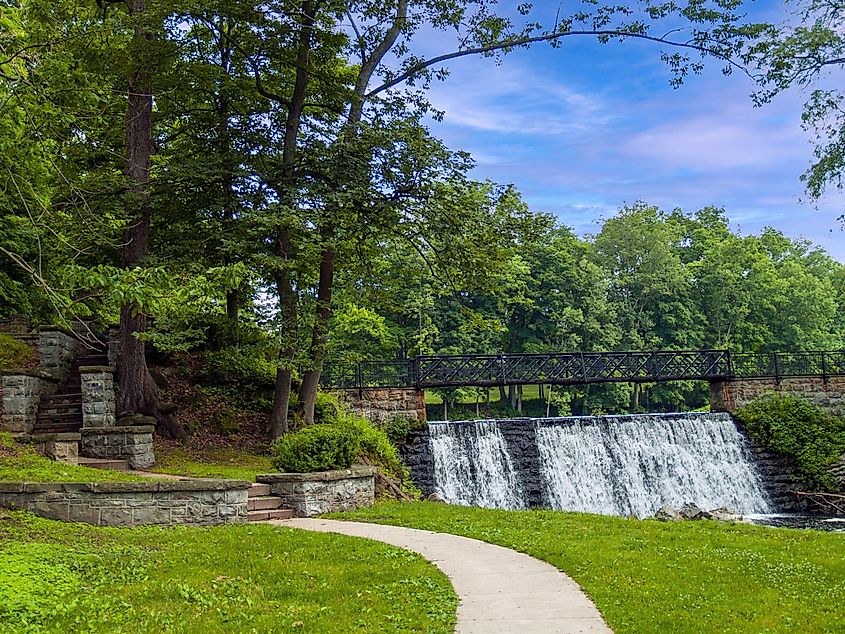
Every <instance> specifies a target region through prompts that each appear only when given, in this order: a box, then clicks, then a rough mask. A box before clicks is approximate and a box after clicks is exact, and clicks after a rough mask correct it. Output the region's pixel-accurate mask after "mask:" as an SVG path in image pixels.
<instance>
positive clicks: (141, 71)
mask: <svg viewBox="0 0 845 634" xmlns="http://www.w3.org/2000/svg"><path fill="white" fill-rule="evenodd" d="M127 7H128V8H129V13H130V15H133V16H137V15H140V14H142V13H143V12H144V11H146V8H147V4H146V0H128V1H127ZM152 40H153V34H152V33H150V32H149V31H146V30H144V29H143V28H142V27H141V26H136V27H135V34H134V41H135V44H136V47H135V50H136V52H137V53H138V54H139V55H140V56H141V57H140V59H136V60H135V64H134V66H135V67H134V69H133V70H132V72H131V74H130V75H129V82H128V83H129V85H128V88H129V89H128V95H127V111H126V130H125V156H124V162H123V171H124V174H125V175H126V177H127V178H128V180H129V183H130V185H129V188H128V191H127V192H126V194H125V196H124V204H125V209H126V215H127V218H128V219H129V223H128V224H127V226H126V228H125V229H124V231H123V266H124V268H127V269H129V268H134V267H137V266H143V264H144V260H145V259H146V257H147V255H148V254H149V250H150V206H149V181H150V167H151V164H152V154H153V119H152V113H153V95H152V77H153V70H152V60H150V59H149V58H147V57H146V56H145V54H146V53H148V52H149V50H150V48H151V47H150V43H151V42H152ZM146 329H147V320H146V317H145V315H144V314H143V312H142V311H141V309H140V307H139V306H137V305H136V304H124V305H123V306H121V307H120V335H119V339H120V347H119V349H118V355H117V383H118V386H119V387H120V391H119V393H118V400H117V410H118V414H121V413H124V412H133V413H141V414H146V415H149V416H155V417H156V419H157V420H158V423H159V424H158V431H159V433H164V434H166V435H170V436H173V437H177V438H183V437H184V436H185V432H184V431H183V430H182V429H181V427H179V425H177V424H176V423H175V422H174V421H173V420H172V419H171V418H170V416H166V415H163V414H162V413H161V412H160V411H159V408H158V398H159V393H158V387H157V386H156V384H155V382H154V381H153V378H152V376H150V371H149V369H148V368H147V360H146V349H145V346H144V342H143V341H142V340H141V339H139V338H138V335H140V334H142V333H143V332H145V331H146Z"/></svg>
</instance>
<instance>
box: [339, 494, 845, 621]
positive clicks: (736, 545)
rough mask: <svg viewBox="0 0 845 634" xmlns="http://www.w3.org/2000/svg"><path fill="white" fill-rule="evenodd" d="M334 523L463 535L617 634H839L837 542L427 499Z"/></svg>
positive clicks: (827, 536)
mask: <svg viewBox="0 0 845 634" xmlns="http://www.w3.org/2000/svg"><path fill="white" fill-rule="evenodd" d="M337 517H340V518H343V519H354V520H358V521H367V522H377V523H383V524H395V525H400V526H411V527H414V528H422V529H428V530H433V531H441V532H448V533H453V534H455V535H464V536H467V537H474V538H477V539H481V540H484V541H487V542H491V543H494V544H500V545H502V546H506V547H510V548H514V549H515V550H518V551H521V552H524V553H528V554H530V555H533V556H535V557H537V558H539V559H543V560H545V561H548V562H549V563H551V564H552V565H554V566H556V567H557V568H559V569H560V570H562V571H564V572H565V573H567V574H568V575H570V576H571V577H572V578H574V579H575V581H577V582H578V583H579V584H580V585H581V587H582V588H583V589H584V591H585V592H586V593H587V594H588V595H589V596H590V597H591V598H592V599H593V601H594V602H595V603H596V605H597V606H598V608H599V609H600V610H601V612H602V614H603V615H604V616H605V618H606V619H607V622H608V624H609V625H610V627H611V628H612V629H613V630H614V632H616V633H617V634H621V633H624V632H637V633H645V632H654V633H660V634H662V633H665V632H673V633H675V632H678V633H683V632H690V633H693V632H694V633H700V632H731V633H742V632H748V633H752V632H753V633H759V632H801V633H802V634H811V633H815V632H818V633H822V632H845V535H842V534H836V533H819V532H815V531H798V530H790V529H773V528H765V527H759V526H749V525H745V524H735V525H734V524H721V523H717V522H707V521H703V522H680V523H662V522H657V521H654V520H645V521H643V520H634V519H630V520H629V519H620V518H613V517H603V516H596V515H585V514H577V513H561V512H555V511H496V510H487V509H477V508H465V507H458V506H450V505H445V504H435V503H427V502H418V503H412V504H400V503H381V504H377V505H376V506H374V507H372V508H369V509H363V510H360V511H357V512H355V513H346V514H341V515H338V516H337Z"/></svg>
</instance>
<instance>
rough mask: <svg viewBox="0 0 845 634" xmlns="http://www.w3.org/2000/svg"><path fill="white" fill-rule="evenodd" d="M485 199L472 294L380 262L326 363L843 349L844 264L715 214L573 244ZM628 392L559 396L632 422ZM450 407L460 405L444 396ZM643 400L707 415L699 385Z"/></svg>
mask: <svg viewBox="0 0 845 634" xmlns="http://www.w3.org/2000/svg"><path fill="white" fill-rule="evenodd" d="M499 200H500V201H501V203H500V205H501V204H506V205H507V207H508V209H507V211H505V210H503V209H499V214H498V218H497V214H491V218H490V220H489V223H490V226H491V227H495V230H494V232H493V233H494V234H496V235H498V236H500V239H499V242H498V245H499V249H500V251H499V253H498V255H497V259H496V263H497V266H496V268H495V269H494V270H491V271H489V272H488V275H489V277H488V278H487V282H488V283H487V285H486V286H484V287H480V286H476V287H473V288H468V287H466V286H457V287H450V286H449V285H448V284H444V282H443V280H441V279H439V278H437V277H435V276H432V275H431V274H430V273H429V272H428V271H427V269H426V263H425V261H424V260H423V259H422V258H419V257H417V258H414V255H413V254H410V253H405V254H403V255H401V256H400V257H401V261H392V260H391V259H390V258H385V259H384V260H383V261H382V262H381V263H380V267H381V268H380V269H374V270H370V271H368V272H367V274H366V276H362V277H360V278H358V279H354V280H350V281H349V282H348V284H349V288H350V289H351V290H352V293H351V294H350V295H349V296H348V297H345V298H344V299H343V301H342V303H341V304H339V305H338V306H337V309H336V312H335V315H334V322H333V325H334V327H333V329H332V333H333V337H332V339H331V340H330V357H331V359H332V360H333V361H335V362H337V363H339V364H345V363H355V362H357V361H361V360H368V359H389V358H395V357H396V356H397V354H398V355H406V354H407V355H414V354H434V353H449V354H470V353H499V352H547V351H579V350H581V351H603V350H659V349H675V350H683V349H714V348H717V349H723V348H728V349H730V350H732V351H736V352H767V351H778V350H839V349H841V348H842V347H843V345H845V265H843V264H842V263H841V262H838V261H836V260H834V259H833V258H831V257H830V256H829V255H827V254H826V253H825V252H824V251H823V250H822V249H819V248H815V247H813V246H812V245H811V244H810V243H809V242H806V241H803V240H794V239H790V238H788V237H786V236H784V235H783V234H782V233H780V232H779V231H777V230H775V229H771V228H770V229H765V230H764V231H762V232H761V233H760V234H759V235H745V236H744V235H740V234H738V233H737V232H735V231H732V230H731V228H730V226H729V223H728V217H727V215H726V214H725V212H724V211H723V210H721V209H714V208H706V209H702V210H699V211H696V212H694V213H685V212H683V211H681V210H678V209H676V210H673V211H671V212H666V211H662V210H660V209H657V208H655V207H651V206H648V205H646V204H644V203H638V204H636V205H632V206H627V207H625V208H623V209H621V210H620V211H619V212H618V214H617V215H615V216H613V217H611V218H608V219H607V220H605V221H604V222H603V223H602V225H601V226H600V228H599V230H598V232H597V233H596V234H594V235H592V236H588V237H586V238H581V237H578V236H576V235H575V234H574V233H573V232H572V231H571V230H570V229H568V228H567V227H565V226H561V225H560V224H559V223H558V222H557V221H556V220H555V219H554V217H552V216H549V215H545V214H538V213H531V212H530V211H528V209H527V208H526V207H525V205H524V204H522V203H520V202H519V199H518V198H517V197H516V196H515V193H514V192H513V191H512V190H506V191H505V192H503V193H502V195H501V196H500V198H499ZM515 220H519V221H518V222H515ZM469 248H472V247H471V246H470V247H469ZM415 259H416V262H417V267H418V269H417V271H416V272H415V273H414V274H413V275H411V276H408V275H407V274H405V273H404V272H403V271H404V268H402V267H406V266H407V265H408V262H411V261H414V260H415ZM397 267H398V268H397ZM377 273H378V274H379V275H376V274H377ZM639 392H640V388H638V387H637V386H629V385H608V386H593V387H591V388H589V389H588V388H579V389H577V390H566V391H562V392H561V393H560V394H559V397H560V398H566V399H576V400H577V401H579V402H578V403H577V405H576V411H577V412H579V413H580V412H586V413H589V412H591V411H593V410H604V411H608V410H610V411H616V412H618V411H632V410H636V409H637V407H638V404H639V401H640V394H639ZM458 395H460V396H461V397H462V398H463V399H464V400H466V399H467V398H470V400H471V399H472V398H473V396H474V394H470V393H469V392H467V391H465V392H464V393H458V394H455V393H453V392H449V391H445V392H444V397H445V398H447V399H454V398H455V397H456V396H458ZM588 395H589V398H587V397H588ZM502 396H503V397H504V396H505V395H504V394H503V395H502ZM585 398H587V400H588V401H589V402H587V403H584V399H585ZM648 399H649V405H650V407H652V408H658V409H677V408H678V407H689V406H696V405H697V406H702V405H704V404H705V403H706V402H707V398H706V394H705V386H702V385H697V384H696V383H695V382H677V383H672V384H658V385H654V386H649V393H648ZM557 404H558V405H560V403H557Z"/></svg>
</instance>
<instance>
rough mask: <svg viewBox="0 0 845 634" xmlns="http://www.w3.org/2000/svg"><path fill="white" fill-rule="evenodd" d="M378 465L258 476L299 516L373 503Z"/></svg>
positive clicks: (353, 508)
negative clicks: (376, 467)
mask: <svg viewBox="0 0 845 634" xmlns="http://www.w3.org/2000/svg"><path fill="white" fill-rule="evenodd" d="M375 473H376V470H375V468H374V467H367V466H357V465H356V466H354V467H352V468H351V469H340V470H337V471H320V472H317V473H269V474H265V475H259V476H256V478H255V480H256V482H261V483H264V484H269V485H270V493H271V495H275V496H278V497H280V498H282V506H284V507H286V508H291V509H293V511H294V513H295V514H296V516H297V517H312V516H314V515H321V514H322V513H335V512H338V511H353V510H355V509H357V508H361V507H363V506H371V505H372V504H373V501H374V500H375Z"/></svg>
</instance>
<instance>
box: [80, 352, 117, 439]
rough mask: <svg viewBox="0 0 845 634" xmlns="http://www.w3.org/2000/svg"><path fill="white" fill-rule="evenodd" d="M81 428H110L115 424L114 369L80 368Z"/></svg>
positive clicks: (101, 367) (100, 367) (103, 367)
mask: <svg viewBox="0 0 845 634" xmlns="http://www.w3.org/2000/svg"><path fill="white" fill-rule="evenodd" d="M79 374H80V377H81V379H82V426H83V427H111V426H113V425H114V424H115V398H116V395H115V391H114V368H113V367H107V366H82V367H81V368H79Z"/></svg>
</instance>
